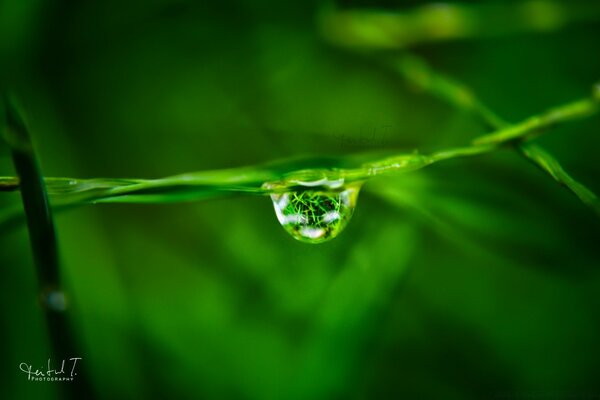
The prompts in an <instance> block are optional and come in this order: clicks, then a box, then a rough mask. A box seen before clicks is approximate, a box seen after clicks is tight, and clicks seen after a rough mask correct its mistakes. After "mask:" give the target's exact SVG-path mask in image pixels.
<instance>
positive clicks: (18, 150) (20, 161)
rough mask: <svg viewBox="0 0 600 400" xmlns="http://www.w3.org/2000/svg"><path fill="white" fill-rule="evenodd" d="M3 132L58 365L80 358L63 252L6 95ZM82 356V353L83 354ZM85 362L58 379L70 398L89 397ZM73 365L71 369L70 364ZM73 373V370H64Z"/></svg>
mask: <svg viewBox="0 0 600 400" xmlns="http://www.w3.org/2000/svg"><path fill="white" fill-rule="evenodd" d="M2 100H3V102H2V103H4V112H3V113H2V114H3V115H2V119H4V121H2V122H3V123H2V124H1V125H0V126H2V131H3V132H2V133H3V136H4V138H5V140H6V142H7V143H8V145H9V146H10V149H11V154H12V158H13V162H14V165H15V169H16V172H17V175H18V177H19V185H20V190H21V198H22V201H23V208H24V210H25V215H26V218H27V227H28V229H29V240H30V242H31V249H32V253H33V259H34V264H35V267H36V272H37V276H38V284H39V288H40V300H41V302H42V305H43V310H44V313H45V317H46V322H47V325H48V333H49V337H50V344H51V347H52V353H53V354H52V360H53V364H52V365H53V367H57V368H59V367H60V363H61V362H62V360H66V363H67V365H71V364H70V361H69V360H70V359H71V358H72V357H82V356H81V355H80V353H78V351H77V343H75V337H74V334H73V331H72V329H71V325H70V324H69V321H68V315H67V313H66V312H65V309H66V302H65V297H64V294H63V292H62V290H61V281H60V268H59V257H58V250H57V241H56V234H55V230H54V222H53V220H52V212H51V209H50V204H49V201H48V195H47V192H46V187H45V185H44V180H43V178H42V174H41V171H40V168H39V166H38V163H37V159H36V156H35V152H34V149H33V146H32V143H31V138H30V136H29V133H28V131H27V127H26V125H25V123H24V121H23V119H22V118H21V116H20V115H19V113H18V112H17V109H16V108H15V107H14V105H13V104H12V102H11V101H10V100H9V99H8V98H7V97H6V96H3V99H2ZM82 358H83V357H82ZM84 367H85V363H84V362H81V361H78V364H77V368H76V372H77V375H76V376H75V377H74V379H73V381H70V382H57V383H60V384H61V388H62V389H63V390H64V394H65V395H66V397H67V398H70V399H84V398H85V399H91V398H93V397H94V396H93V392H92V390H91V386H90V384H89V380H88V376H87V373H86V369H85V368H84ZM67 369H69V368H67ZM64 376H70V371H66V375H64Z"/></svg>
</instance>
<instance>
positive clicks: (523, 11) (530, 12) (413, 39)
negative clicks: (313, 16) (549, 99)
mask: <svg viewBox="0 0 600 400" xmlns="http://www.w3.org/2000/svg"><path fill="white" fill-rule="evenodd" d="M599 18H600V3H598V2H593V1H585V2H582V1H580V2H567V1H543V0H527V1H518V2H514V3H513V2H511V3H509V4H506V3H502V2H497V3H493V4H485V3H484V4H478V3H474V4H450V3H434V4H425V5H421V6H418V7H414V8H410V9H404V10H398V9H396V10H394V9H387V10H384V9H374V8H373V9H336V8H333V7H332V8H330V9H327V10H324V11H323V12H322V14H321V18H320V19H319V25H320V29H321V31H322V33H323V35H324V36H325V38H327V39H328V40H329V41H330V42H332V43H334V44H336V45H339V46H343V47H350V48H356V49H363V50H389V49H406V48H410V47H413V46H416V45H419V44H423V43H431V42H443V41H451V40H457V39H468V38H473V39H481V38H488V37H501V36H506V35H514V34H519V33H525V32H552V31H556V30H559V29H561V28H563V27H565V26H568V25H570V24H575V23H579V22H587V21H596V20H598V19H599Z"/></svg>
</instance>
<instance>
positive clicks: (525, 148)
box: [519, 143, 600, 216]
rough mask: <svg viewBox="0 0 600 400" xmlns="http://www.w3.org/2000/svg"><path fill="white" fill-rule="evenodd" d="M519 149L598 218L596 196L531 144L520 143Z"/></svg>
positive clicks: (599, 212)
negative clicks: (590, 209) (588, 207)
mask: <svg viewBox="0 0 600 400" xmlns="http://www.w3.org/2000/svg"><path fill="white" fill-rule="evenodd" d="M519 149H520V150H521V152H522V153H523V154H524V155H525V156H526V157H527V158H528V159H529V160H531V161H532V162H533V163H534V164H535V165H537V166H538V167H540V168H541V169H542V170H543V171H545V172H547V173H548V174H549V175H550V176H551V177H552V178H553V179H554V180H555V181H557V182H558V183H560V184H561V185H563V186H565V187H566V188H568V189H569V190H570V191H571V192H573V193H574V194H575V195H576V196H577V197H579V199H580V200H581V201H582V202H584V203H585V204H587V205H588V206H590V207H591V208H592V209H593V210H594V211H595V212H596V213H597V214H598V215H599V216H600V201H599V200H598V196H596V195H595V194H594V193H593V192H592V191H591V190H590V189H588V188H587V187H585V186H584V185H583V184H581V183H579V182H577V181H576V180H575V179H573V178H572V177H571V176H570V175H569V174H568V173H567V172H566V171H565V170H564V169H563V168H562V166H561V165H560V164H559V162H558V161H557V160H556V159H555V158H554V157H552V156H551V155H550V154H549V153H548V152H546V151H545V150H544V149H542V148H541V147H540V146H538V145H535V144H533V143H522V144H520V145H519Z"/></svg>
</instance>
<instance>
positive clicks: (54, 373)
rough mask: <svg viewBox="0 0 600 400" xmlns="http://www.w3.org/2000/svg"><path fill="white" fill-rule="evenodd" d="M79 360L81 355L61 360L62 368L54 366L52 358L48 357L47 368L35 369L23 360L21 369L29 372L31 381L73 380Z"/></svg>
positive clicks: (28, 375) (28, 377)
mask: <svg viewBox="0 0 600 400" xmlns="http://www.w3.org/2000/svg"><path fill="white" fill-rule="evenodd" d="M79 360H81V357H71V358H69V359H68V360H61V363H60V368H53V366H52V360H51V359H48V364H47V368H42V369H35V370H34V369H33V365H30V364H27V363H24V362H23V363H21V364H19V369H20V370H21V371H23V372H25V373H26V374H27V379H28V380H30V381H72V380H73V379H74V377H75V375H77V372H75V367H76V366H77V361H79ZM65 368H66V369H65ZM67 373H68V374H67Z"/></svg>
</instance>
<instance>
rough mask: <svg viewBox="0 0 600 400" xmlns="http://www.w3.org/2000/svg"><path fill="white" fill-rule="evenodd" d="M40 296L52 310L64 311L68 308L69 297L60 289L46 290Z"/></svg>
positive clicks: (43, 302) (44, 303)
mask: <svg viewBox="0 0 600 400" xmlns="http://www.w3.org/2000/svg"><path fill="white" fill-rule="evenodd" d="M40 297H41V301H42V304H43V305H44V306H45V307H46V308H48V309H49V310H51V311H56V312H62V311H65V310H66V309H67V298H66V296H65V294H64V292H62V291H60V290H57V289H47V290H44V291H43V292H42V294H41V295H40Z"/></svg>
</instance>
